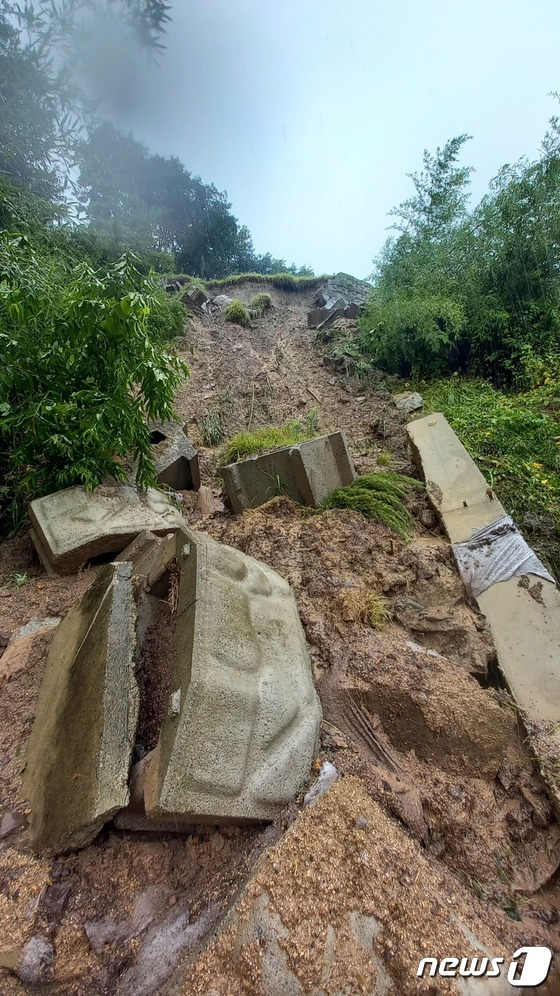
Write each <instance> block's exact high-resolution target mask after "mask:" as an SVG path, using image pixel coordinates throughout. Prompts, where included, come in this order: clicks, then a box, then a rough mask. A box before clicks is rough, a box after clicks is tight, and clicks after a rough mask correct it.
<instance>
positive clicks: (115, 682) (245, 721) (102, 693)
mask: <svg viewBox="0 0 560 996" xmlns="http://www.w3.org/2000/svg"><path fill="white" fill-rule="evenodd" d="M321 718H322V714H321V707H320V704H319V700H318V697H317V693H316V692H315V688H314V685H313V680H312V676H311V664H310V659H309V654H308V650H307V646H306V643H305V636H304V633H303V628H302V625H301V622H300V619H299V615H298V610H297V605H296V601H295V597H294V595H293V592H292V590H291V588H290V586H289V585H288V584H287V582H285V581H284V580H283V578H281V577H280V576H279V575H278V574H276V573H275V572H274V571H272V570H271V569H270V568H269V567H267V566H266V565H264V564H262V563H260V562H259V561H257V560H254V559H253V558H252V557H249V556H246V555H245V554H243V553H240V552H239V551H238V550H234V549H233V548H231V547H227V546H224V545H223V544H220V543H217V542H216V541H215V540H212V539H211V538H210V537H209V536H206V535H205V534H204V533H199V532H195V531H194V530H190V529H187V528H185V529H181V530H177V531H176V532H175V533H171V534H169V535H167V536H165V537H162V538H157V537H155V536H150V535H149V534H143V535H141V536H140V537H137V538H136V539H135V540H134V542H133V543H132V544H131V546H130V548H129V549H128V550H127V551H125V552H124V553H123V554H122V555H121V562H119V563H114V564H111V565H108V566H107V567H105V568H104V569H103V570H102V571H101V573H100V574H99V576H98V578H97V579H96V581H95V583H94V584H93V586H92V587H91V588H90V589H89V590H88V591H87V592H86V594H85V595H84V597H83V598H82V599H81V600H80V602H79V603H78V604H77V605H76V606H75V607H74V608H73V609H72V610H71V611H70V612H69V613H68V615H67V616H66V617H65V618H64V619H63V620H62V622H61V623H60V625H59V627H58V628H57V631H56V634H55V637H54V639H53V643H52V645H51V649H50V652H49V656H48V660H47V665H46V670H45V675H44V679H43V683H42V686H41V690H40V695H39V702H38V706H37V713H36V719H35V724H34V727H33V731H32V735H31V740H30V745H29V752H28V758H27V772H26V792H27V795H28V798H29V801H30V803H31V820H30V829H31V841H32V846H33V847H34V849H36V850H46V851H49V852H51V853H59V852H62V851H66V850H70V849H73V848H77V847H82V846H85V845H86V844H87V843H89V842H90V841H91V840H92V839H93V837H94V836H95V835H96V834H97V832H98V831H99V830H100V828H101V826H102V825H103V824H104V823H105V822H107V821H108V820H109V819H111V818H112V817H113V816H115V815H116V814H119V816H120V819H121V822H120V825H122V826H126V827H127V828H129V829H157V830H161V829H174V830H184V829H186V827H188V826H190V824H192V823H244V822H254V821H261V820H272V819H274V818H275V817H276V816H278V814H279V813H280V812H281V810H282V808H283V807H284V806H285V805H286V804H287V803H288V802H289V801H290V800H291V799H293V798H294V797H295V796H296V795H297V792H298V790H299V788H300V786H301V784H302V783H303V782H304V781H306V779H307V778H308V776H309V772H310V769H311V763H312V760H313V758H314V755H315V751H316V748H317V743H318V735H319V728H320V724H321ZM133 750H134V753H135V755H136V757H139V758H142V760H141V761H139V762H138V764H137V765H136V766H135V767H134V768H133V771H132V784H133V786H134V798H133V800H132V804H131V805H130V806H129V799H130V790H129V784H128V781H129V771H130V765H131V759H132V755H133ZM138 769H140V770H138Z"/></svg>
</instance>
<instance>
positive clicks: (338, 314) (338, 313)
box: [317, 308, 346, 332]
mask: <svg viewBox="0 0 560 996" xmlns="http://www.w3.org/2000/svg"><path fill="white" fill-rule="evenodd" d="M325 310H326V309H325ZM345 314H346V312H345V309H344V308H333V310H332V311H328V310H326V316H327V317H326V318H325V319H324V320H323V321H322V322H321V324H320V325H318V326H317V331H318V332H322V331H323V330H324V329H330V328H332V326H333V325H334V323H335V322H336V320H337V319H338V318H344V317H345Z"/></svg>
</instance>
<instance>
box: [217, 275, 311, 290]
mask: <svg viewBox="0 0 560 996" xmlns="http://www.w3.org/2000/svg"><path fill="white" fill-rule="evenodd" d="M328 279H329V278H328V276H326V275H324V276H322V277H294V275H293V273H270V274H267V273H234V274H232V276H230V277H224V278H223V279H222V280H207V281H206V288H207V289H213V288H215V287H227V286H234V285H235V284H244V283H253V284H271V285H272V286H273V287H276V288H277V290H288V291H299V290H305V289H307V288H309V287H315V286H317V287H318V286H319V285H320V284H323V283H324V282H325V280H328Z"/></svg>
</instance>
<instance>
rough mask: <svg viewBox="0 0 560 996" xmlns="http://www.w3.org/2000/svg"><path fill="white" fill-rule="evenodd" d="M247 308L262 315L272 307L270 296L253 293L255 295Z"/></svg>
mask: <svg viewBox="0 0 560 996" xmlns="http://www.w3.org/2000/svg"><path fill="white" fill-rule="evenodd" d="M249 308H250V310H251V311H255V312H256V313H257V315H261V316H262V315H264V314H265V313H266V312H267V311H270V309H271V308H272V298H271V296H270V294H266V293H263V294H255V296H254V297H253V298H251V302H250V304H249Z"/></svg>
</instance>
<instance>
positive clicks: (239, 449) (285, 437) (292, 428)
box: [219, 421, 311, 466]
mask: <svg viewBox="0 0 560 996" xmlns="http://www.w3.org/2000/svg"><path fill="white" fill-rule="evenodd" d="M310 436H311V434H310V433H309V432H306V430H305V429H304V428H303V427H302V426H301V424H300V423H299V422H297V421H293V422H288V423H287V424H286V425H283V426H274V425H269V426H266V427H265V428H263V429H253V431H252V432H238V433H237V435H235V436H232V438H231V439H228V440H227V442H226V443H225V444H224V446H223V448H222V452H221V454H220V461H219V462H220V465H221V466H223V465H225V464H228V463H235V461H236V460H242V459H243V457H249V456H257V455H258V454H259V453H265V452H266V451H267V450H273V449H275V448H276V447H277V446H294V445H295V444H296V443H303V442H304V441H305V440H306V439H310Z"/></svg>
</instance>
